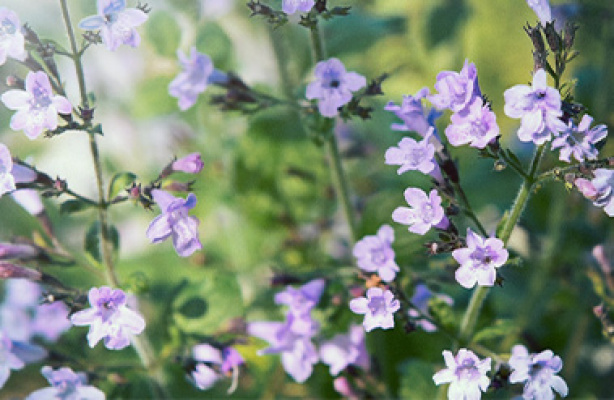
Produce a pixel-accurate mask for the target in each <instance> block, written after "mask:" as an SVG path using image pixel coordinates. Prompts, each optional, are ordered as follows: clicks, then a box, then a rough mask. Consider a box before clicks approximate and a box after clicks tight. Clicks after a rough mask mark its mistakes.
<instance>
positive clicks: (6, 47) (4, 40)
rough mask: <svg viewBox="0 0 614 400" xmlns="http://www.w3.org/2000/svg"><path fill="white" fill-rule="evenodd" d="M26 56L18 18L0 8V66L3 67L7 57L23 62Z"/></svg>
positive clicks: (5, 9)
mask: <svg viewBox="0 0 614 400" xmlns="http://www.w3.org/2000/svg"><path fill="white" fill-rule="evenodd" d="M26 54H27V53H26V50H25V41H24V37H23V34H22V33H21V22H19V17H18V16H17V14H15V12H14V11H11V10H9V9H8V8H6V7H0V65H4V63H5V62H6V57H7V56H8V57H12V58H14V59H16V60H19V61H23V60H24V59H25V58H26Z"/></svg>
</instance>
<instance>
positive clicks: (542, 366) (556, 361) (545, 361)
mask: <svg viewBox="0 0 614 400" xmlns="http://www.w3.org/2000/svg"><path fill="white" fill-rule="evenodd" d="M509 365H510V367H511V368H512V374H511V375H510V383H522V382H525V385H524V391H523V392H522V397H523V398H525V399H527V400H528V399H534V400H553V399H554V393H553V390H554V391H556V392H557V393H558V394H559V395H561V397H566V396H567V394H568V393H569V389H568V388H567V384H566V383H565V381H564V380H563V378H561V377H560V376H558V375H556V374H558V373H559V372H560V371H561V368H563V361H562V360H561V357H559V356H555V355H554V353H553V352H552V351H551V350H544V351H542V352H541V353H539V354H529V352H528V350H527V348H526V347H524V346H522V345H520V344H518V345H516V346H514V347H513V348H512V356H511V357H510V361H509Z"/></svg>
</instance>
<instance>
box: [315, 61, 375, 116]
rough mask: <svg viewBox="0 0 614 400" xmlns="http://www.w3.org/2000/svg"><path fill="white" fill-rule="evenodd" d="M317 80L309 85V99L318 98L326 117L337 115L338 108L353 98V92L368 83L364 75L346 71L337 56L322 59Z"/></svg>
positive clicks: (317, 66) (317, 67) (316, 72)
mask: <svg viewBox="0 0 614 400" xmlns="http://www.w3.org/2000/svg"><path fill="white" fill-rule="evenodd" d="M315 76H316V80H315V81H314V82H311V83H310V84H309V85H307V94H306V96H307V99H309V100H313V99H318V109H319V110H320V114H322V115H323V116H325V117H331V118H332V117H335V116H336V115H337V114H338V110H337V109H338V108H339V107H341V106H343V105H344V104H347V103H349V102H350V100H351V99H352V92H355V91H357V90H358V89H360V88H362V87H364V86H366V85H367V80H366V79H365V77H364V76H362V75H359V74H357V73H356V72H346V70H345V66H344V65H343V63H342V62H341V61H339V60H338V59H337V58H331V59H328V60H326V61H320V62H319V63H318V64H316V68H315Z"/></svg>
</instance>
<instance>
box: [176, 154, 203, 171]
mask: <svg viewBox="0 0 614 400" xmlns="http://www.w3.org/2000/svg"><path fill="white" fill-rule="evenodd" d="M204 166H205V164H204V163H203V160H202V159H201V158H200V153H191V154H188V155H187V156H185V157H182V158H180V159H178V160H175V161H174V162H173V164H172V169H173V171H181V172H186V173H188V174H197V173H199V172H200V171H202V169H203V167H204Z"/></svg>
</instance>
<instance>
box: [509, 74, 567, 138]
mask: <svg viewBox="0 0 614 400" xmlns="http://www.w3.org/2000/svg"><path fill="white" fill-rule="evenodd" d="M503 97H504V98H505V107H504V112H505V115H507V116H508V117H510V118H521V122H520V129H518V138H519V139H520V140H521V141H523V142H533V143H535V144H536V145H542V144H544V143H546V142H547V141H548V140H550V138H551V136H552V134H554V135H555V136H556V135H558V133H559V132H561V131H564V130H565V129H566V127H567V126H566V125H565V123H563V121H561V120H560V119H559V117H561V116H562V115H563V112H562V111H561V95H560V93H559V91H558V90H556V89H554V88H551V87H549V86H547V84H546V71H544V70H543V69H538V70H537V71H536V72H535V74H534V75H533V85H532V86H528V85H516V86H514V87H511V88H509V89H507V90H506V91H505V93H504V94H503Z"/></svg>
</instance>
